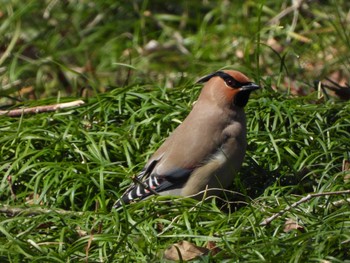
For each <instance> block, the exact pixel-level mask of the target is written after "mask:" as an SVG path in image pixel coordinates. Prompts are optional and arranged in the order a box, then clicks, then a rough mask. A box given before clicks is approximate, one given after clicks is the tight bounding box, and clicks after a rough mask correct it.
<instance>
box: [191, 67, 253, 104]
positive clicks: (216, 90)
mask: <svg viewBox="0 0 350 263" xmlns="http://www.w3.org/2000/svg"><path fill="white" fill-rule="evenodd" d="M205 82H207V83H206V85H205V87H204V88H203V92H202V93H204V96H205V95H208V94H205V93H210V94H211V96H213V95H218V96H215V97H217V98H224V99H225V100H226V101H227V102H230V103H233V104H234V105H236V106H238V107H244V106H245V105H246V104H247V103H248V99H249V95H250V93H251V92H252V91H254V90H256V89H259V88H260V87H259V86H258V85H257V84H255V83H253V82H252V81H250V80H249V79H248V77H247V76H245V75H244V74H242V73H241V72H239V71H235V70H223V71H217V72H214V73H212V74H209V75H207V76H204V77H202V78H200V79H199V80H198V81H197V82H196V83H199V84H201V83H205Z"/></svg>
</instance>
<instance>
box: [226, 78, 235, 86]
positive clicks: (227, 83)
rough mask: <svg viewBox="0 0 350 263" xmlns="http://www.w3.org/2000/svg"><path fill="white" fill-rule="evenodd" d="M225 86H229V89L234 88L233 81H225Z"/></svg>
mask: <svg viewBox="0 0 350 263" xmlns="http://www.w3.org/2000/svg"><path fill="white" fill-rule="evenodd" d="M225 82H226V85H227V86H229V87H232V88H233V87H234V86H235V84H236V83H235V81H233V79H226V81H225Z"/></svg>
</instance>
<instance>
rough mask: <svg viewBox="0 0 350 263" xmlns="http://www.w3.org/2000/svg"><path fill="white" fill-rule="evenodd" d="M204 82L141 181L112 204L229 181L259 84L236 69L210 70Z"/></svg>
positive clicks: (225, 184)
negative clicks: (248, 105) (249, 104)
mask: <svg viewBox="0 0 350 263" xmlns="http://www.w3.org/2000/svg"><path fill="white" fill-rule="evenodd" d="M204 82H206V84H205V85H204V87H203V89H202V91H201V94H200V95H199V98H198V100H197V102H196V103H195V105H194V107H193V109H192V111H191V112H190V113H189V115H188V116H187V117H186V119H185V120H184V121H183V123H181V124H180V125H179V126H178V127H177V128H176V129H175V130H174V131H173V133H172V134H171V135H170V136H169V137H168V138H167V139H166V140H165V142H164V143H163V144H162V145H161V146H160V147H159V149H158V150H157V151H156V152H155V153H154V154H153V155H152V157H151V158H150V159H149V161H148V162H147V164H146V165H145V168H144V169H143V170H142V172H141V173H140V174H139V176H138V179H137V181H139V182H142V184H139V183H136V184H133V185H131V186H130V188H129V189H128V190H127V191H126V192H125V193H124V194H123V195H122V197H121V198H120V199H119V200H118V201H117V202H116V204H115V207H119V206H120V205H121V203H122V202H124V203H129V202H131V201H133V200H135V199H143V198H145V197H147V196H149V195H151V194H154V193H158V194H161V195H180V196H192V195H197V194H199V193H200V192H201V191H203V190H205V189H210V188H220V189H222V188H223V189H225V188H227V187H228V186H230V185H231V184H232V182H233V180H234V176H235V174H236V173H237V171H238V170H239V169H240V167H241V165H242V162H243V159H244V155H245V151H246V120H245V113H244V106H245V105H246V103H247V102H248V98H249V94H250V92H251V91H253V90H256V89H258V88H259V87H258V86H257V85H256V84H254V83H252V82H251V81H250V80H249V79H248V78H247V77H246V76H245V75H243V74H242V73H240V72H238V71H234V70H225V71H218V72H215V73H212V74H210V75H208V76H205V77H203V78H201V79H200V80H199V81H198V82H197V83H204ZM208 193H209V195H213V194H217V191H209V192H208ZM198 197H200V195H198Z"/></svg>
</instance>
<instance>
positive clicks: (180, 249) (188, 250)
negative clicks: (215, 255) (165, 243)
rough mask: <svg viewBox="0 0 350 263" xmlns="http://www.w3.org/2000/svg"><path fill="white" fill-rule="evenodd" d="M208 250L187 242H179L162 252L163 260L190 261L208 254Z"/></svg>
mask: <svg viewBox="0 0 350 263" xmlns="http://www.w3.org/2000/svg"><path fill="white" fill-rule="evenodd" d="M209 251H210V250H209V249H207V248H205V247H199V246H196V245H194V244H192V243H191V242H188V241H185V240H184V241H180V242H178V243H176V244H173V245H171V246H170V247H169V248H167V249H166V250H165V251H164V258H165V259H168V260H192V259H195V258H196V257H199V256H203V255H206V254H208V253H209Z"/></svg>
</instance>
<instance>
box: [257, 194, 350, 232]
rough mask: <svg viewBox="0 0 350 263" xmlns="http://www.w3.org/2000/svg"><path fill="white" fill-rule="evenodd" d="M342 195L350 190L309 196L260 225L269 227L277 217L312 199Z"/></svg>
mask: <svg viewBox="0 0 350 263" xmlns="http://www.w3.org/2000/svg"><path fill="white" fill-rule="evenodd" d="M342 194H350V190H344V191H336V192H325V193H317V194H308V195H307V196H305V197H303V198H301V199H300V200H299V201H297V202H295V203H293V204H292V205H290V206H288V207H287V208H285V209H283V210H281V211H279V212H278V213H275V214H273V215H272V216H270V217H268V218H266V219H265V220H264V221H262V222H261V223H260V226H267V225H269V224H270V223H271V222H272V221H273V220H275V219H276V218H277V217H279V216H281V215H283V214H284V213H286V212H288V211H290V210H291V209H293V208H295V207H297V206H298V205H300V204H302V203H306V202H308V201H310V200H311V199H312V198H315V197H320V196H327V195H342Z"/></svg>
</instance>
